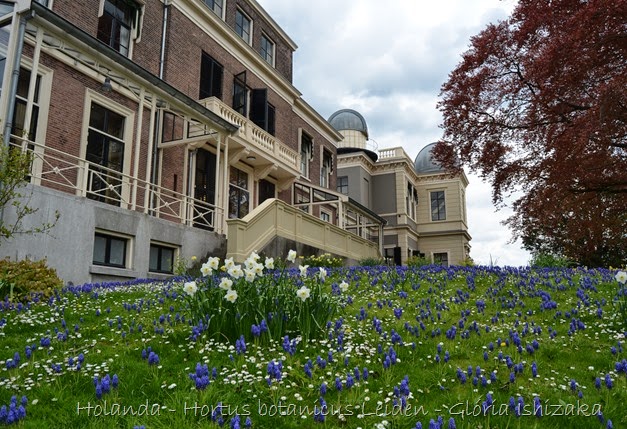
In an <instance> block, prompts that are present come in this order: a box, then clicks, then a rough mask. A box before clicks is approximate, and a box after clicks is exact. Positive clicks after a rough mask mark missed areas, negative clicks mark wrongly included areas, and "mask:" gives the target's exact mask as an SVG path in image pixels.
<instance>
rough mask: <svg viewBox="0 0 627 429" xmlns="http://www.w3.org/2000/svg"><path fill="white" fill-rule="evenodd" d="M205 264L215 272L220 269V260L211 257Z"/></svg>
mask: <svg viewBox="0 0 627 429" xmlns="http://www.w3.org/2000/svg"><path fill="white" fill-rule="evenodd" d="M207 264H208V265H209V267H210V268H211V269H212V270H217V269H218V268H219V267H220V258H218V257H217V256H213V257H211V258H209V259H207Z"/></svg>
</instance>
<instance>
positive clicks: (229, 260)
mask: <svg viewBox="0 0 627 429" xmlns="http://www.w3.org/2000/svg"><path fill="white" fill-rule="evenodd" d="M234 266H235V262H233V257H232V256H231V257H230V258H227V259H225V260H224V268H226V269H227V270H230V269H231V268H233V267H234Z"/></svg>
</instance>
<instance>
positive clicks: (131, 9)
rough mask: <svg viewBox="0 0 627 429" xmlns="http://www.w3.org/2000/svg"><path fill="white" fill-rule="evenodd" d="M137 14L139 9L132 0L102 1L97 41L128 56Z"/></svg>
mask: <svg viewBox="0 0 627 429" xmlns="http://www.w3.org/2000/svg"><path fill="white" fill-rule="evenodd" d="M138 13H139V7H138V5H137V4H136V3H135V2H134V1H132V0H104V10H103V13H102V16H101V17H100V19H99V20H98V34H97V37H98V40H100V41H102V42H104V43H106V44H107V45H109V46H111V47H112V48H113V49H115V50H116V51H118V52H119V53H121V54H122V55H125V56H128V54H129V50H130V46H131V33H132V27H133V24H134V21H135V20H136V19H137V16H138Z"/></svg>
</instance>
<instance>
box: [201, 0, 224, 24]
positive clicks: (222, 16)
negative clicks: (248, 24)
mask: <svg viewBox="0 0 627 429" xmlns="http://www.w3.org/2000/svg"><path fill="white" fill-rule="evenodd" d="M218 2H220V9H221V10H220V13H218V12H216V7H215V4H216V3H218ZM203 3H204V4H205V6H207V8H208V9H209V10H210V11H211V12H213V13H214V14H215V15H216V16H217V17H219V18H220V19H221V20H223V21H224V12H225V10H226V0H214V2H213V4H214V6H213V7H211V6H209V5H208V4H207V1H206V0H203Z"/></svg>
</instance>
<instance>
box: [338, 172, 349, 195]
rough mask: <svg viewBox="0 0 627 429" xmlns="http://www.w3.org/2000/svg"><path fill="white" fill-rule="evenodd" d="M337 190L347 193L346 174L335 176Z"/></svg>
mask: <svg viewBox="0 0 627 429" xmlns="http://www.w3.org/2000/svg"><path fill="white" fill-rule="evenodd" d="M337 191H338V192H341V193H342V194H344V195H348V176H340V177H338V178H337Z"/></svg>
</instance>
